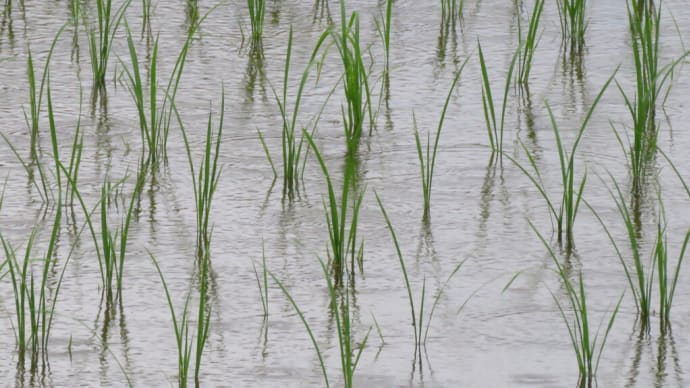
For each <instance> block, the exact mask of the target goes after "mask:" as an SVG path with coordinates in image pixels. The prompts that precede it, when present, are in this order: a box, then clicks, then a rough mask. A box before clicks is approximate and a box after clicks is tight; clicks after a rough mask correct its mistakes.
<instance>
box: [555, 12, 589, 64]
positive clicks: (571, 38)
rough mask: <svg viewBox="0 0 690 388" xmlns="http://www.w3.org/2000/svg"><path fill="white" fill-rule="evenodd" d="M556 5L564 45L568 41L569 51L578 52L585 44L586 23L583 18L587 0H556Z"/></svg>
mask: <svg viewBox="0 0 690 388" xmlns="http://www.w3.org/2000/svg"><path fill="white" fill-rule="evenodd" d="M556 5H557V6H558V17H559V20H560V23H561V36H562V37H563V44H564V46H565V45H566V44H567V43H569V44H570V50H571V51H573V52H580V51H581V50H582V48H583V47H584V45H585V31H586V30H587V24H588V23H587V20H586V18H585V11H586V9H587V0H556Z"/></svg>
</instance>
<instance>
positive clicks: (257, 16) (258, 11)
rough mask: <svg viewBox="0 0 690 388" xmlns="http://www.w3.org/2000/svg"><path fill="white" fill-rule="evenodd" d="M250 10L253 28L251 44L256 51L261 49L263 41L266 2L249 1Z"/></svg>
mask: <svg viewBox="0 0 690 388" xmlns="http://www.w3.org/2000/svg"><path fill="white" fill-rule="evenodd" d="M247 7H248V8H249V22H250V24H251V28H252V34H251V44H252V48H253V49H254V50H260V49H261V39H262V37H263V31H264V13H265V11H266V0H247Z"/></svg>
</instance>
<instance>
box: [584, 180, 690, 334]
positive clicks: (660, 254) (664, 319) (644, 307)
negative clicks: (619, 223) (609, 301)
mask: <svg viewBox="0 0 690 388" xmlns="http://www.w3.org/2000/svg"><path fill="white" fill-rule="evenodd" d="M611 179H612V180H613V184H614V188H615V192H614V191H612V190H611V189H609V193H610V194H611V197H612V198H613V199H614V201H615V202H616V207H617V209H618V212H619V214H620V215H621V218H622V219H623V223H624V225H625V229H626V232H627V237H628V243H629V244H630V252H631V254H632V264H631V263H630V261H629V260H627V259H626V258H625V257H624V256H623V253H622V252H621V249H620V248H619V246H618V244H617V243H616V241H615V239H614V238H613V235H612V234H611V232H610V231H609V229H608V228H607V227H606V225H605V224H604V222H603V220H602V219H601V217H599V215H598V214H597V212H596V211H594V210H593V209H592V212H593V213H594V215H595V216H596V217H597V219H598V220H599V223H600V224H601V225H602V227H603V229H604V231H605V232H606V235H607V236H608V238H609V240H610V241H611V243H612V244H613V247H614V249H615V251H616V255H617V256H618V259H619V260H620V262H621V265H622V266H623V271H624V272H625V276H626V278H627V280H628V285H629V286H630V289H631V290H632V294H633V300H634V302H635V307H636V309H637V312H638V318H639V320H638V323H639V329H640V331H641V332H643V333H646V332H649V330H650V328H651V317H652V316H653V315H654V311H655V310H654V308H653V306H652V303H653V287H654V284H655V282H654V276H655V271H656V280H657V281H656V285H657V287H658V293H659V297H658V298H659V306H658V307H657V308H658V314H659V330H660V332H661V333H666V332H667V331H669V330H670V329H671V320H670V316H671V306H672V304H673V297H674V295H675V290H676V285H677V283H678V278H679V275H680V269H681V266H682V264H683V260H684V257H685V251H686V248H687V246H688V242H689V241H690V230H688V232H687V233H686V235H685V239H684V240H683V244H682V246H681V249H680V251H679V254H678V259H677V260H676V261H675V265H674V269H672V271H669V262H670V260H669V250H668V243H667V240H668V239H667V234H666V216H665V211H664V207H663V203H662V201H661V193H658V197H659V198H658V200H659V212H660V216H659V220H658V222H657V230H656V239H655V242H654V245H653V248H652V251H651V255H650V256H651V257H650V260H649V264H648V265H645V264H644V263H643V258H642V256H643V252H642V248H641V244H640V241H639V236H638V231H637V228H636V226H635V220H634V216H633V214H632V211H631V210H630V209H629V207H628V205H627V204H626V200H625V197H624V195H623V192H622V190H621V188H620V186H619V185H618V183H617V182H616V181H615V179H613V177H611ZM588 206H589V205H588ZM590 209H591V206H590Z"/></svg>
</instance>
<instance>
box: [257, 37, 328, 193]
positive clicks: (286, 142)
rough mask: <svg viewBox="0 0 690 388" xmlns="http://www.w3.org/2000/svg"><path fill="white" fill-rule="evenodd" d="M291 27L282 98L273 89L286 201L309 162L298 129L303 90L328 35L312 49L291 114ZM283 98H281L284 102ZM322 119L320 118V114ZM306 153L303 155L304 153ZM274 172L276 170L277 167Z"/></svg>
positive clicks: (296, 186)
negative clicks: (280, 129) (277, 112)
mask: <svg viewBox="0 0 690 388" xmlns="http://www.w3.org/2000/svg"><path fill="white" fill-rule="evenodd" d="M292 37H293V35H292V26H291V27H290V33H289V35H288V45H287V54H286V58H285V68H284V71H283V93H282V95H281V96H280V97H279V96H278V94H277V93H275V90H274V95H275V98H276V102H277V104H278V108H279V109H280V116H281V119H282V133H281V146H282V147H281V151H282V157H283V198H285V197H288V198H290V199H291V198H292V197H293V195H294V193H295V192H296V191H297V189H298V187H299V185H298V182H299V179H300V176H301V174H300V173H301V169H300V165H301V164H303V162H306V160H305V159H304V156H305V154H306V151H307V150H305V149H303V148H307V147H303V146H304V137H303V136H302V131H300V130H298V128H297V117H298V113H299V109H300V104H301V102H302V95H303V93H304V87H305V85H306V84H307V79H308V77H309V74H310V73H311V69H312V67H313V66H314V65H315V64H316V62H315V57H316V54H317V53H318V51H319V50H320V48H321V45H322V44H323V42H324V40H325V38H326V35H325V34H324V35H321V38H320V39H319V40H318V42H317V43H316V47H315V48H314V50H313V53H312V56H311V59H310V61H309V63H308V64H307V66H306V68H305V69H304V71H303V72H302V77H301V79H300V83H299V86H298V88H297V94H296V96H295V102H294V105H293V107H292V112H291V113H289V112H288V101H287V95H288V93H287V91H288V78H289V74H290V60H291V58H292ZM281 98H282V99H281ZM319 116H320V115H319ZM316 121H317V122H318V116H317V118H316ZM259 136H260V139H261V142H262V145H263V146H264V151H265V152H266V156H267V158H268V159H269V162H271V166H273V162H272V160H271V156H270V154H269V153H268V147H266V143H265V142H264V141H263V135H262V134H261V132H259ZM302 151H304V153H303V152H302ZM274 172H275V168H274Z"/></svg>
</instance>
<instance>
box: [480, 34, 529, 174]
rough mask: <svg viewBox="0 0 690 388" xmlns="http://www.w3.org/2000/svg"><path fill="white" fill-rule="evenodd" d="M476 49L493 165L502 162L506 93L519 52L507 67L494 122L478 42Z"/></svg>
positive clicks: (492, 105) (487, 76) (487, 83)
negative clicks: (499, 107) (501, 102)
mask: <svg viewBox="0 0 690 388" xmlns="http://www.w3.org/2000/svg"><path fill="white" fill-rule="evenodd" d="M477 47H478V48H479V65H480V66H481V70H482V107H483V108H484V120H485V121H486V130H487V132H488V134H489V144H490V146H491V163H493V162H494V161H496V160H499V161H500V160H503V159H502V156H503V126H504V124H505V115H506V108H507V107H508V92H509V91H510V85H511V80H512V79H513V70H514V69H515V62H516V60H517V57H518V54H519V53H520V51H519V50H518V51H516V52H515V54H513V59H512V60H511V61H510V66H509V67H508V75H507V76H506V84H505V88H504V90H503V104H502V108H501V116H500V121H498V120H496V108H495V106H494V99H493V95H492V93H491V82H490V80H489V73H488V71H487V70H486V62H485V61H484V53H483V51H482V45H481V44H480V43H479V41H477Z"/></svg>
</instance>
